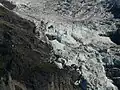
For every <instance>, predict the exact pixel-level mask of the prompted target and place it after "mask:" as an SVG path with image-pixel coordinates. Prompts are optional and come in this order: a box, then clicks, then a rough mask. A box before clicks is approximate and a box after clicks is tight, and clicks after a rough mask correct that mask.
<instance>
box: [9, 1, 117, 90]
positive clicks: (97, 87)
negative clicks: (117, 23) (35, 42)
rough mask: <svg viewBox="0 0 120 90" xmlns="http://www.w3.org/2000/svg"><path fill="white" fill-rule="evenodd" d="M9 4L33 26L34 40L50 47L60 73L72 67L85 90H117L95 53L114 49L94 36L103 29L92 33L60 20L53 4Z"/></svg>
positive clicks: (82, 26) (25, 2)
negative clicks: (51, 38)
mask: <svg viewBox="0 0 120 90" xmlns="http://www.w3.org/2000/svg"><path fill="white" fill-rule="evenodd" d="M9 1H11V2H13V3H15V4H16V5H17V7H16V8H15V9H14V12H16V13H17V14H19V15H20V16H21V17H24V18H26V19H29V20H31V21H33V22H35V23H36V26H37V31H38V33H39V34H40V35H39V36H38V38H39V39H42V40H43V41H44V42H47V43H50V44H51V45H52V46H53V50H54V52H55V54H56V55H58V56H59V58H58V61H55V64H56V65H57V66H58V67H59V68H60V69H62V68H64V65H67V66H71V65H76V66H77V67H78V68H77V71H78V72H79V73H80V74H82V76H83V77H84V78H85V79H86V80H87V82H88V83H89V88H88V90H117V88H116V86H114V85H113V84H112V81H111V80H109V79H108V78H107V77H106V74H105V70H104V67H103V62H102V59H103V57H102V56H101V54H100V53H99V52H98V51H97V49H99V48H102V47H105V48H109V47H110V46H112V45H114V44H113V43H112V42H111V40H110V39H109V38H108V37H101V36H99V35H98V34H99V33H101V32H105V31H104V28H107V26H105V25H104V26H101V27H100V26H99V27H97V28H98V29H99V30H95V29H90V28H89V27H87V26H85V25H83V24H81V23H80V22H78V21H77V22H74V23H73V22H72V19H71V18H70V17H69V16H68V17H66V16H62V15H59V14H57V13H56V12H55V11H54V9H55V8H56V7H54V4H55V5H56V2H57V0H9ZM52 5H53V6H52ZM70 19H71V20H70ZM41 21H42V23H41ZM101 29H102V30H103V31H102V30H101ZM47 35H49V36H51V37H55V38H54V40H50V39H49V38H48V37H47ZM62 60H64V63H62ZM79 67H81V69H80V68H79ZM77 82H79V81H76V82H75V84H76V85H77V84H78V83H77Z"/></svg>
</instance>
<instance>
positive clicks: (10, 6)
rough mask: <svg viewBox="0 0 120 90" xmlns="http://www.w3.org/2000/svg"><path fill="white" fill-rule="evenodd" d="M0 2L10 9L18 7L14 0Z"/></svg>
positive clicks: (0, 0) (1, 0)
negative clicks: (12, 0)
mask: <svg viewBox="0 0 120 90" xmlns="http://www.w3.org/2000/svg"><path fill="white" fill-rule="evenodd" d="M0 3H1V4H3V5H4V6H5V7H6V8H8V9H10V10H13V9H14V8H15V7H16V5H14V4H13V3H12V2H9V1H7V0H0Z"/></svg>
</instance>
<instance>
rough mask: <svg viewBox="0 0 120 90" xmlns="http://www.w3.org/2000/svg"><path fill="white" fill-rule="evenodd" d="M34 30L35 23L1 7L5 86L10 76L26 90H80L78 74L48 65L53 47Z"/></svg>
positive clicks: (1, 62)
mask: <svg viewBox="0 0 120 90" xmlns="http://www.w3.org/2000/svg"><path fill="white" fill-rule="evenodd" d="M34 31H35V25H34V23H32V22H30V21H28V20H25V19H23V18H20V17H19V16H17V15H16V14H14V13H13V12H11V11H8V10H7V9H5V8H4V7H2V6H0V77H3V78H4V80H3V81H4V83H5V84H6V85H8V83H9V78H8V73H10V74H11V77H12V79H13V80H16V81H18V82H20V83H22V84H24V85H25V86H26V87H27V90H81V88H80V86H75V85H74V82H75V81H76V80H77V79H78V78H79V77H80V76H79V74H78V73H76V71H75V70H72V71H70V69H68V68H67V69H65V70H60V69H58V68H57V66H56V65H55V64H54V63H49V61H50V57H51V51H52V47H51V46H50V45H48V44H47V43H43V42H42V41H40V40H38V39H37V38H36V37H35V35H34V33H33V32H34ZM2 90H4V89H3V88H2ZM7 90H8V89H7ZM9 90H13V89H9ZM15 90H19V85H18V87H17V86H16V89H15ZM20 90H24V89H20Z"/></svg>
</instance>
